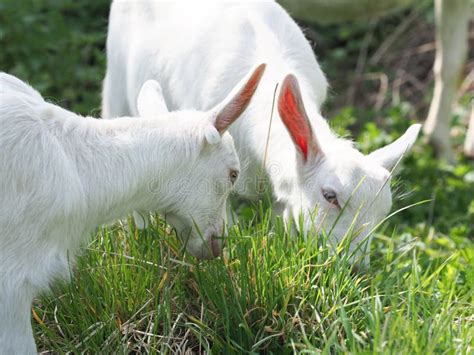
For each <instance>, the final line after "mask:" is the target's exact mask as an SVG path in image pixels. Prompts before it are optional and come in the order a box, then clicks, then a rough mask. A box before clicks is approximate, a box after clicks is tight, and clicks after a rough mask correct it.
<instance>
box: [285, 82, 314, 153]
mask: <svg viewBox="0 0 474 355" xmlns="http://www.w3.org/2000/svg"><path fill="white" fill-rule="evenodd" d="M278 112H279V113H280V116H281V119H282V121H283V123H284V124H285V126H286V128H287V129H288V132H290V135H291V138H292V139H293V142H294V143H295V145H296V146H297V147H298V148H299V150H300V151H301V153H302V154H303V157H304V161H305V162H306V160H307V159H308V150H309V148H310V146H312V145H313V131H312V130H311V125H310V123H309V120H308V116H307V115H306V111H305V109H304V106H303V101H302V99H301V93H300V90H299V86H298V81H297V80H296V78H295V76H294V75H291V74H290V75H288V76H287V77H286V78H285V80H284V81H283V86H282V89H281V92H280V96H279V98H278Z"/></svg>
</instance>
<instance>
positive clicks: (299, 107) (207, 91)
mask: <svg viewBox="0 0 474 355" xmlns="http://www.w3.org/2000/svg"><path fill="white" fill-rule="evenodd" d="M260 61H262V62H265V63H267V68H266V71H265V77H264V78H263V79H262V82H261V83H260V85H259V88H258V90H257V92H256V93H255V97H254V99H253V100H252V103H251V104H250V105H249V107H248V109H247V110H246V112H245V114H244V117H243V118H242V119H241V120H239V121H238V122H236V124H235V125H233V126H232V127H231V129H230V132H231V134H232V136H233V138H234V141H235V144H236V148H237V152H238V154H239V158H240V160H241V162H242V166H243V167H242V172H241V178H240V179H239V182H238V183H237V185H236V191H237V192H238V193H240V194H241V195H243V196H244V197H247V198H257V197H258V196H259V184H260V179H259V177H260V176H261V170H262V167H263V168H264V170H265V172H266V176H267V177H268V179H269V181H270V184H271V188H272V189H273V194H274V197H275V209H276V210H278V211H279V213H281V214H282V215H283V217H284V219H285V220H286V221H290V220H294V221H296V223H295V224H296V225H297V226H299V225H300V223H299V220H300V216H303V217H304V218H303V221H304V223H303V224H302V227H303V231H304V232H307V231H309V230H310V229H312V228H315V227H316V228H320V229H321V230H325V231H327V232H329V231H332V232H331V235H330V242H331V243H332V244H335V243H337V242H338V241H340V240H341V239H342V238H343V237H344V236H345V235H346V233H347V232H348V230H349V229H350V228H351V229H352V231H353V232H354V233H353V234H354V235H353V240H352V243H351V252H354V256H356V254H358V255H357V257H359V256H360V255H361V254H362V253H363V252H362V250H361V249H363V248H361V246H362V245H361V241H363V240H365V239H370V238H369V235H370V234H369V231H370V229H371V227H373V226H375V225H376V224H378V223H379V222H380V221H381V220H382V219H383V218H384V217H385V216H386V215H387V214H388V212H389V210H390V208H391V203H392V201H391V191H390V184H389V181H388V180H389V179H390V176H391V171H392V169H393V168H394V167H395V165H396V164H397V162H398V161H399V160H400V158H401V157H402V156H403V155H404V154H405V153H406V152H407V151H408V150H409V149H410V148H411V146H412V145H413V144H414V142H415V140H416V137H417V135H418V132H419V129H420V126H419V125H413V126H412V127H410V128H409V129H408V131H407V132H406V133H405V134H404V135H403V136H402V137H401V138H399V139H398V140H397V141H395V142H394V143H392V144H390V145H388V146H386V147H384V148H381V149H379V150H377V151H375V152H373V153H372V154H369V155H367V156H364V155H363V154H361V153H360V152H359V151H357V150H356V149H355V148H354V147H353V146H352V144H351V143H350V142H349V141H347V140H344V139H341V138H338V137H336V135H335V134H334V133H333V132H332V131H331V130H330V128H329V125H328V124H327V122H326V121H325V120H324V119H323V117H322V116H321V114H320V107H321V104H322V103H323V101H324V100H325V98H326V91H327V81H326V78H325V76H324V74H323V72H322V71H321V69H320V67H319V65H318V62H317V61H316V58H315V56H314V54H313V51H312V49H311V47H310V45H309V44H308V42H307V40H306V39H305V37H304V35H303V33H302V31H301V29H300V28H299V27H298V26H297V24H296V23H295V22H294V21H293V20H292V19H291V18H290V16H289V15H288V14H287V13H286V12H285V11H284V10H283V9H282V8H281V7H280V6H279V5H278V4H277V3H275V2H273V1H262V2H251V3H244V4H239V3H228V2H223V3H216V2H201V1H198V2H192V3H191V2H186V3H180V2H177V3H169V2H159V1H156V2H153V1H135V2H125V1H114V3H113V4H112V8H111V13H110V20H109V32H108V38H107V73H106V77H105V81H104V89H103V105H102V108H103V115H104V116H105V117H115V116H121V115H130V114H136V112H135V111H136V108H135V105H134V103H135V102H136V98H137V95H138V91H139V88H140V87H141V85H142V84H143V83H144V81H145V80H147V79H149V78H159V79H160V84H161V85H162V88H163V94H164V97H165V101H166V104H167V105H168V107H170V109H184V108H194V109H203V110H205V109H207V108H209V107H212V106H213V105H214V104H215V103H216V102H218V101H219V100H220V99H222V97H223V95H224V93H225V92H228V91H229V90H230V89H231V88H232V86H233V85H234V84H235V83H236V82H237V80H238V78H239V77H240V76H241V75H242V73H244V72H246V71H247V70H248V69H249V68H251V67H252V66H253V65H254V63H257V62H260ZM278 83H279V84H280V87H279V96H278V99H277V104H276V106H277V107H278V109H277V110H276V112H275V115H276V116H279V117H278V118H275V119H271V118H270V113H271V108H272V98H273V94H274V90H275V86H276V84H278ZM288 133H289V134H288ZM355 219H356V221H354V220H355ZM336 221H337V223H335V222H336ZM353 221H354V223H353ZM366 237H367V238H366ZM367 244H368V243H364V245H365V246H367ZM357 249H359V251H358V252H355V251H356V250H357ZM363 261H364V263H365V264H366V263H368V256H365V257H364V260H363Z"/></svg>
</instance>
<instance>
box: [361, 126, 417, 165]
mask: <svg viewBox="0 0 474 355" xmlns="http://www.w3.org/2000/svg"><path fill="white" fill-rule="evenodd" d="M420 128H421V124H414V125H411V126H410V127H409V128H408V129H407V131H406V132H405V133H404V134H403V136H401V137H400V138H398V139H397V140H396V141H395V142H393V143H390V144H389V145H387V146H385V147H383V148H380V149H377V150H376V151H375V152H372V153H370V154H369V155H368V157H369V158H370V159H372V160H373V161H375V162H376V163H377V164H379V165H381V166H383V167H384V168H385V169H387V170H388V171H392V170H393V169H394V168H395V167H396V165H397V163H398V162H399V161H400V160H401V159H402V158H403V156H404V155H405V154H406V153H408V151H409V150H410V149H411V148H412V147H413V144H415V141H416V137H418V133H420Z"/></svg>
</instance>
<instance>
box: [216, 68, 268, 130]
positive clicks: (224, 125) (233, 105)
mask: <svg viewBox="0 0 474 355" xmlns="http://www.w3.org/2000/svg"><path fill="white" fill-rule="evenodd" d="M265 67H266V64H260V65H258V66H257V67H256V68H254V69H252V70H251V71H250V73H249V74H247V75H246V76H245V78H243V79H242V80H241V81H240V82H239V83H238V84H237V85H236V87H235V88H234V89H233V90H232V91H231V92H230V94H229V95H227V97H226V98H225V99H224V101H222V102H221V103H220V104H218V105H217V107H216V108H214V109H213V111H214V112H217V114H216V115H215V116H214V115H213V117H215V120H214V126H215V127H216V129H217V131H218V132H219V133H220V134H221V135H222V134H223V133H224V132H225V131H226V130H227V129H228V128H229V126H230V125H231V124H232V123H233V122H234V121H235V120H236V119H237V118H239V116H240V115H241V114H242V112H244V110H245V109H246V108H247V106H248V105H249V103H250V100H251V99H252V97H253V94H254V93H255V91H256V90H257V87H258V84H259V82H260V79H261V78H262V75H263V72H264V71H265Z"/></svg>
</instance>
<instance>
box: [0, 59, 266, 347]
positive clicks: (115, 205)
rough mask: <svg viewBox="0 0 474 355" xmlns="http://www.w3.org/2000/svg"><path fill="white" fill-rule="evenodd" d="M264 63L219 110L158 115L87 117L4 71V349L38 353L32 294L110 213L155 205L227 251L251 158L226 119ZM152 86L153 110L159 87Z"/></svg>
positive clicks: (194, 235)
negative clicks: (232, 210) (226, 236)
mask: <svg viewBox="0 0 474 355" xmlns="http://www.w3.org/2000/svg"><path fill="white" fill-rule="evenodd" d="M263 71H264V65H260V66H259V67H257V68H256V70H255V71H254V72H253V73H252V74H251V76H250V77H248V78H247V79H246V81H245V82H243V83H242V84H245V85H239V87H238V88H241V89H240V90H237V89H238V88H236V90H234V91H233V92H232V93H231V94H230V95H229V96H228V97H227V98H226V99H225V100H224V101H222V102H221V103H220V104H218V105H217V106H216V107H215V108H213V109H211V110H210V111H207V112H199V111H180V112H173V113H169V114H167V115H164V116H161V117H160V118H159V120H157V119H156V118H155V117H141V118H131V117H123V118H119V119H116V120H97V119H93V118H90V117H80V116H78V115H76V114H74V113H72V112H69V111H66V110H64V109H62V108H60V107H58V106H55V105H53V104H50V103H47V102H45V101H44V100H43V98H42V97H41V95H40V94H38V92H36V91H35V90H34V89H32V88H31V87H29V86H28V85H26V84H25V83H23V82H22V81H20V80H19V79H17V78H15V77H13V76H10V75H8V74H3V73H0V127H1V130H0V171H1V174H2V175H1V178H0V201H1V204H0V353H2V354H25V353H36V347H35V344H34V339H33V334H32V329H31V322H30V312H31V311H30V307H31V302H32V299H33V297H34V295H35V294H37V292H38V291H40V290H41V289H44V288H46V287H47V286H48V284H49V282H50V281H51V280H52V279H54V278H56V277H59V276H65V275H67V274H68V270H69V267H68V260H69V258H71V257H73V256H74V254H75V251H77V249H78V246H79V244H80V243H81V241H83V237H84V236H87V235H88V234H89V233H91V232H92V231H93V230H94V228H96V227H97V226H98V225H99V224H102V223H106V222H109V221H111V220H113V219H116V218H119V217H122V216H124V215H125V214H127V213H130V212H132V211H133V210H139V211H140V210H145V211H150V210H156V211H158V212H160V213H162V214H164V215H166V217H167V219H168V221H170V223H171V224H172V225H173V226H174V227H175V229H176V230H177V234H178V235H179V236H180V237H181V239H182V240H183V242H184V243H185V244H186V247H187V250H188V251H189V252H190V253H191V254H193V255H195V256H196V257H198V258H204V259H205V258H211V257H215V256H217V255H218V254H219V253H220V251H221V248H222V241H221V240H219V239H218V236H219V235H220V234H221V232H222V230H223V227H224V226H223V221H224V217H225V203H226V199H227V196H228V194H229V191H230V189H231V186H232V184H233V183H234V182H235V181H236V179H237V175H238V172H239V169H240V166H239V165H240V164H239V160H238V157H237V153H236V151H235V148H234V144H233V140H232V137H231V136H230V135H229V133H227V132H226V130H227V128H228V127H229V125H230V124H231V123H233V121H234V120H235V119H237V117H238V116H239V115H240V114H241V113H242V112H243V110H244V109H245V108H246V106H247V105H248V103H249V101H250V100H251V97H252V95H253V92H254V91H255V89H256V87H257V85H258V82H259V80H260V78H261V76H262V73H263ZM148 86H149V85H148ZM143 91H144V92H143V93H142V94H141V95H140V99H139V103H140V104H139V107H142V108H143V110H145V111H146V109H147V107H150V102H149V101H148V100H149V98H150V97H152V96H151V95H149V94H148V93H147V91H148V90H147V89H146V87H145V88H144V90H143ZM201 232H202V233H201Z"/></svg>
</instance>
